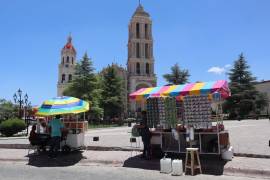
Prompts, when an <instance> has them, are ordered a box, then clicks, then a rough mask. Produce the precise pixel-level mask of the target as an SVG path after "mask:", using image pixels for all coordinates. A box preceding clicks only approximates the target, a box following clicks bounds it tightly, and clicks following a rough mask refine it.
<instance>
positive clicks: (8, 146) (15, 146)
mask: <svg viewBox="0 0 270 180" xmlns="http://www.w3.org/2000/svg"><path fill="white" fill-rule="evenodd" d="M1 148H2V149H30V148H32V147H31V146H30V145H29V144H0V149H1ZM83 149H84V150H91V151H142V149H139V148H123V147H106V146H86V147H84V148H83Z"/></svg>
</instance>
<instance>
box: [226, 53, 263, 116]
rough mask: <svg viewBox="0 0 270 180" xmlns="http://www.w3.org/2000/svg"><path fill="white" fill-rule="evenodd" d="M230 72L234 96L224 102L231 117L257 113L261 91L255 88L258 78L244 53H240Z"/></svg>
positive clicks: (230, 85)
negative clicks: (252, 71) (253, 73)
mask: <svg viewBox="0 0 270 180" xmlns="http://www.w3.org/2000/svg"><path fill="white" fill-rule="evenodd" d="M228 74H229V79H230V83H229V87H230V89H231V94H232V96H231V97H229V98H228V99H227V100H226V102H225V103H224V110H225V111H227V112H228V113H229V114H230V118H244V117H246V116H248V115H250V114H251V113H255V111H256V107H257V104H258V102H261V101H258V100H257V99H258V96H260V93H259V92H258V91H257V90H256V89H255V86H254V84H255V80H256V78H255V77H253V76H252V73H251V72H250V70H249V65H248V64H247V61H246V60H245V57H244V55H243V54H240V56H239V59H238V60H236V61H235V62H234V67H233V68H232V69H231V70H230V72H229V73H228ZM260 98H261V96H260ZM260 100H261V99H260ZM260 108H261V107H260Z"/></svg>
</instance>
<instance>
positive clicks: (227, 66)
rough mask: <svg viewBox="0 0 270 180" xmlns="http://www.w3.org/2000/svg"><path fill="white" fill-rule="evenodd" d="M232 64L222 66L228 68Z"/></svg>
mask: <svg viewBox="0 0 270 180" xmlns="http://www.w3.org/2000/svg"><path fill="white" fill-rule="evenodd" d="M231 66H232V65H230V64H226V65H225V66H224V67H225V68H230V67H231Z"/></svg>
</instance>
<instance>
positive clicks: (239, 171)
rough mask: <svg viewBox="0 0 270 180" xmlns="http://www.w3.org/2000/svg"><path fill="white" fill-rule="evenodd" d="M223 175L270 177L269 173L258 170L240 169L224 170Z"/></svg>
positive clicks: (230, 168) (229, 168)
mask: <svg viewBox="0 0 270 180" xmlns="http://www.w3.org/2000/svg"><path fill="white" fill-rule="evenodd" d="M223 175H233V176H235V175H243V176H245V177H258V176H260V177H267V178H269V177H270V171H268V170H259V169H241V168H233V167H228V168H225V169H224V172H223Z"/></svg>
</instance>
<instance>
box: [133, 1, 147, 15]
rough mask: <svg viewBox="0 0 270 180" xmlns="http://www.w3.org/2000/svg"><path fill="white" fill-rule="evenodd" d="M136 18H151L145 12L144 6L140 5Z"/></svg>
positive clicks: (135, 13)
mask: <svg viewBox="0 0 270 180" xmlns="http://www.w3.org/2000/svg"><path fill="white" fill-rule="evenodd" d="M134 16H145V17H150V15H149V14H148V13H147V12H145V11H144V9H143V6H142V5H141V4H139V6H138V7H137V9H136V11H135V12H134V14H133V17H134Z"/></svg>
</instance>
